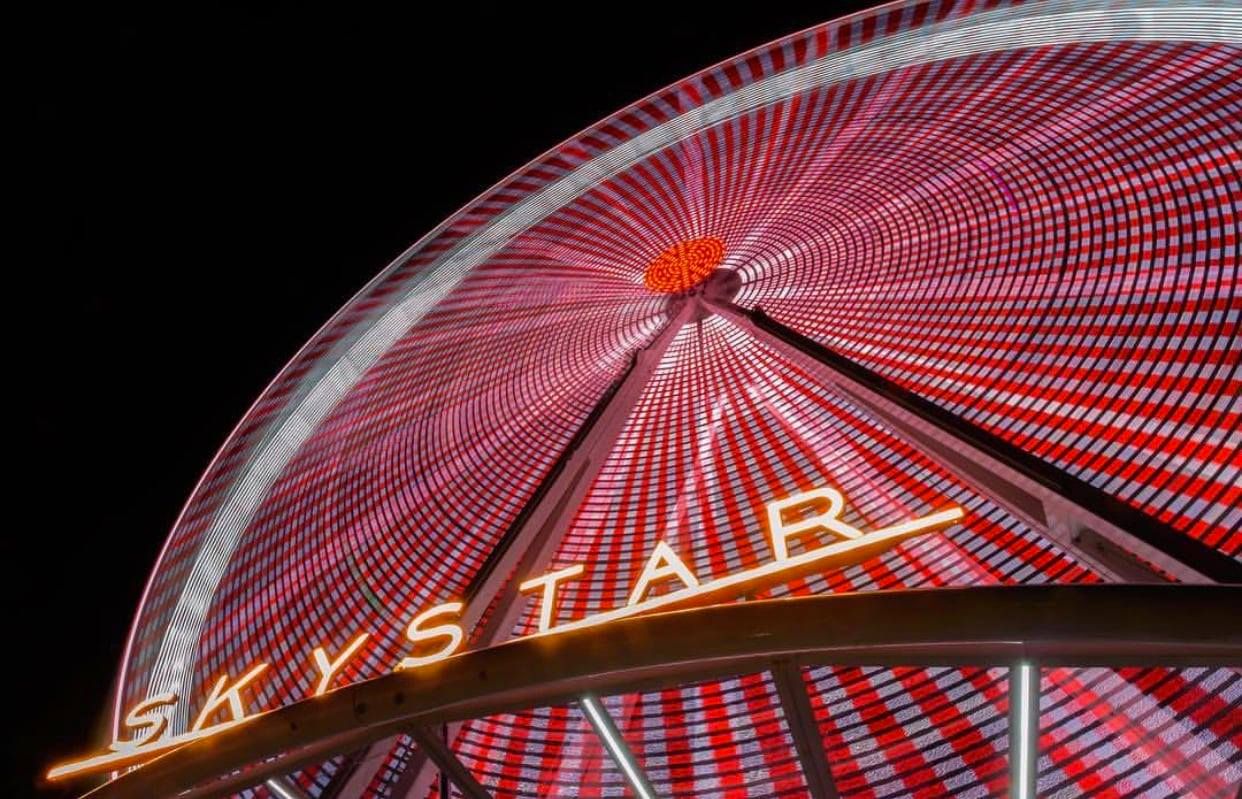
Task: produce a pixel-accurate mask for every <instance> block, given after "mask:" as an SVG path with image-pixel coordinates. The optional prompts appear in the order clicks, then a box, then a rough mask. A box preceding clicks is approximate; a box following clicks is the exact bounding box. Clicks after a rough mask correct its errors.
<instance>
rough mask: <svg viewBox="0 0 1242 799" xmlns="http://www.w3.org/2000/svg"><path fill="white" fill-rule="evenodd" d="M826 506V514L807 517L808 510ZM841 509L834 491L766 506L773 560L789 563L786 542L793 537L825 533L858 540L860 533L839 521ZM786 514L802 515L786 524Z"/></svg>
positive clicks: (810, 493)
mask: <svg viewBox="0 0 1242 799" xmlns="http://www.w3.org/2000/svg"><path fill="white" fill-rule="evenodd" d="M825 502H827V503H828V509H827V510H825V511H821V512H819V513H814V514H811V515H809V516H808V515H806V513H805V511H806V510H807V508H808V507H814V506H822V505H823V503H825ZM844 508H845V500H844V499H843V498H842V496H841V492H840V491H837V490H836V489H835V488H816V489H813V490H811V491H803V492H802V493H801V494H793V495H792V496H788V497H785V498H784V499H777V500H773V501H771V502H769V503H768V531H769V533H770V534H771V536H772V557H773V558H775V559H776V560H778V561H783V560H789V539H790V538H793V537H795V536H804V535H810V534H811V533H821V532H823V531H825V530H826V531H828V532H831V533H836V534H837V535H839V536H841V537H842V538H858V537H859V536H861V535H862V530H859V529H858V528H857V527H853V526H851V525H848V524H846V523H845V522H843V521H841V520H840V519H839V518H838V517H839V516H840V515H841V511H842V510H844ZM787 511H801V512H802V515H801V517H799V518H795V519H792V520H786V516H785V514H786V512H787Z"/></svg>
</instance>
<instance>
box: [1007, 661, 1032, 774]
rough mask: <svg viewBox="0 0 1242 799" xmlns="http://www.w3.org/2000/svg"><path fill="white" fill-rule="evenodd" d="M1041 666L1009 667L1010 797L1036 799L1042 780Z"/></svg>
mask: <svg viewBox="0 0 1242 799" xmlns="http://www.w3.org/2000/svg"><path fill="white" fill-rule="evenodd" d="M1039 673H1040V672H1039V664H1038V663H1035V662H1033V661H1030V660H1020V661H1018V662H1016V663H1014V664H1013V665H1012V666H1010V667H1009V796H1010V799H1035V788H1036V782H1037V779H1036V778H1037V777H1038V776H1039V774H1038V772H1039Z"/></svg>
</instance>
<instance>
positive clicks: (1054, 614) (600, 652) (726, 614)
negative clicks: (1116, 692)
mask: <svg viewBox="0 0 1242 799" xmlns="http://www.w3.org/2000/svg"><path fill="white" fill-rule="evenodd" d="M1240 605H1242V586H1220V585H1051V586H1012V587H987V588H962V589H948V588H943V589H927V590H913V591H890V592H874V593H862V594H839V595H827V596H813V597H803V598H797V599H774V600H764V601H756V602H741V603H734V604H728V605H714V606H711V607H705V608H698V609H694V610H684V611H677V612H672V613H662V614H654V615H650V616H643V617H638V618H631V619H626V620H623V621H618V622H613V623H610V624H606V625H601V626H599V627H593V628H585V629H577V630H573V631H569V632H565V633H559V634H557V633H552V634H547V635H538V636H531V637H527V638H522V639H518V640H514V641H509V642H507V643H504V644H499V645H497V646H493V647H489V648H487V649H482V650H477V651H473V652H466V653H463V654H460V655H456V656H454V657H450V658H447V659H445V660H442V661H439V662H437V663H434V664H431V665H429V666H425V667H423V668H420V669H417V670H411V671H403V672H394V673H392V674H388V675H386V676H383V677H379V678H376V679H373V680H369V681H366V682H362V683H357V684H355V685H350V686H347V687H344V688H340V689H338V690H336V691H333V692H331V693H328V694H325V695H323V696H319V697H314V698H311V699H307V700H304V701H301V702H297V703H295V704H292V705H287V706H285V707H282V708H280V709H278V710H273V711H270V712H267V713H263V714H260V715H257V716H255V717H253V718H252V719H251V720H249V721H247V722H246V723H244V724H241V725H239V726H236V727H231V728H229V729H226V730H224V731H222V732H220V733H219V734H217V735H213V736H211V737H208V738H203V739H200V740H198V741H195V742H193V743H190V744H187V745H186V746H184V747H182V748H180V749H177V750H175V751H173V752H170V753H168V754H167V755H164V756H162V757H159V758H157V759H155V760H153V761H151V762H150V763H148V764H147V765H145V766H143V767H142V768H139V769H137V770H135V771H132V772H129V773H128V774H125V775H122V776H120V777H118V778H117V779H115V780H113V781H111V782H108V783H106V784H104V785H102V786H100V787H99V788H97V789H95V790H94V791H91V792H90V793H89V794H87V796H89V797H91V799H113V798H114V797H131V796H132V797H138V796H143V797H145V796H171V795H176V794H183V795H184V796H191V797H207V796H221V795H226V794H228V793H230V792H234V791H237V790H239V789H241V788H244V787H248V786H251V785H254V784H257V783H259V782H262V781H263V780H264V779H266V778H268V777H270V776H272V775H275V774H281V773H288V772H289V771H291V770H293V769H296V768H299V767H301V766H303V765H306V764H309V763H314V762H319V761H322V760H324V759H326V758H329V757H331V756H333V755H336V754H339V753H342V752H348V751H352V750H355V749H357V748H359V747H361V746H365V745H366V744H368V743H370V742H372V741H375V740H379V739H381V738H384V737H386V736H390V735H394V734H397V733H400V732H405V731H408V730H410V729H413V728H415V727H423V726H427V725H435V724H441V723H445V722H448V721H454V720H463V719H470V718H477V717H480V716H486V715H490V714H494V713H501V712H506V711H514V710H520V709H523V708H530V707H542V706H547V705H555V704H562V703H566V702H570V701H574V700H576V699H577V698H578V697H580V696H581V695H582V694H583V693H584V692H592V693H597V694H616V693H623V692H629V691H646V690H652V689H656V688H660V687H665V686H668V685H672V684H677V683H683V682H687V681H697V680H702V679H707V678H713V677H723V676H728V675H735V674H744V673H749V672H754V671H760V670H765V669H768V668H770V667H771V666H772V664H773V662H774V661H778V660H779V661H782V662H792V663H795V664H798V665H810V664H825V663H831V664H856V665H881V666H884V665H888V666H897V665H904V666H911V665H914V666H920V665H921V666H961V665H973V666H996V665H1001V666H1007V665H1010V664H1012V663H1014V662H1016V661H1019V660H1035V661H1038V662H1040V663H1041V664H1044V665H1050V666H1057V665H1062V666H1108V667H1120V666H1150V665H1161V666H1232V665H1239V664H1242V628H1240V627H1239V626H1238V624H1237V619H1236V609H1237V608H1238V607H1239V606H1240ZM221 775H225V776H223V777H221ZM187 791H188V793H186V792H187Z"/></svg>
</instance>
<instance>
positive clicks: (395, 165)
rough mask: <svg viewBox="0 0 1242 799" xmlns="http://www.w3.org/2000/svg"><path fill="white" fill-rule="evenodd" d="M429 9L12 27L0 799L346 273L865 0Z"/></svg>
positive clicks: (74, 744) (99, 670) (107, 664)
mask: <svg viewBox="0 0 1242 799" xmlns="http://www.w3.org/2000/svg"><path fill="white" fill-rule="evenodd" d="M446 5H447V7H444V8H437V9H436V10H435V12H434V14H432V13H430V12H425V11H422V10H420V9H419V8H415V7H413V6H412V5H411V7H410V8H408V9H407V10H406V11H404V12H401V13H393V12H388V11H385V12H376V11H370V12H361V13H354V12H350V13H348V14H346V13H344V12H342V11H340V10H310V9H307V8H301V7H292V6H288V7H267V8H265V9H264V10H262V11H254V10H244V9H241V8H227V7H201V8H198V9H196V10H194V11H191V12H185V11H181V12H178V13H177V14H176V16H169V15H161V14H160V13H149V12H143V13H138V12H132V13H126V12H116V11H110V12H108V13H107V14H106V15H100V14H99V12H92V13H89V14H80V13H75V12H70V11H68V10H63V9H61V10H53V11H51V12H48V13H46V14H44V15H43V16H40V17H38V18H33V19H29V20H24V21H22V22H21V23H20V24H18V25H15V26H14V27H13V28H11V29H10V35H11V36H12V37H13V38H15V39H17V40H19V41H18V46H19V50H18V51H19V52H21V53H22V56H23V57H22V58H21V59H20V67H19V69H18V72H17V76H18V82H19V84H20V89H19V91H20V92H22V93H23V94H25V95H28V97H29V104H28V105H27V111H28V118H27V120H25V121H27V122H29V123H30V125H29V128H28V132H29V133H30V136H29V140H28V141H23V144H22V146H21V147H20V148H19V149H17V150H15V151H13V152H15V153H16V158H15V159H14V160H15V161H16V162H17V163H16V166H17V168H18V170H19V171H20V172H21V173H23V174H22V175H21V176H22V177H23V178H29V181H28V184H26V185H23V189H22V191H21V192H20V205H21V206H22V208H21V213H20V214H19V215H18V216H17V219H18V224H19V227H20V228H21V230H19V234H20V235H23V236H29V237H30V238H31V240H32V241H31V244H32V245H33V246H31V247H30V250H29V251H30V253H31V254H30V255H29V256H28V257H20V258H19V257H16V256H14V255H13V254H12V253H11V254H10V258H14V259H15V261H16V262H13V261H10V263H9V264H8V269H7V270H6V274H7V275H8V276H9V277H10V284H9V286H10V290H9V293H8V304H9V307H10V309H11V310H10V313H9V314H8V319H9V321H10V322H13V323H15V331H14V333H13V334H12V336H11V338H10V347H9V349H10V360H9V364H8V367H9V370H8V379H9V385H10V389H11V391H12V392H13V393H15V394H17V395H19V396H20V397H21V399H22V408H21V410H20V411H19V412H18V413H17V414H15V415H14V416H13V417H12V418H15V419H17V420H18V421H17V431H16V432H17V436H16V437H17V439H18V441H19V451H18V452H17V453H14V456H13V457H12V458H10V459H9V460H10V463H11V464H15V465H16V466H17V471H18V472H19V479H18V480H17V481H16V486H17V493H16V495H15V496H13V497H12V499H11V503H12V505H13V506H14V507H15V508H17V509H18V510H19V511H20V512H19V513H17V514H10V520H11V521H10V526H9V528H8V530H7V531H6V533H5V534H4V535H3V536H2V540H3V541H4V544H3V546H4V551H3V561H4V564H5V569H6V571H7V572H8V577H7V579H5V580H4V581H3V583H4V586H5V590H6V593H11V594H12V596H11V597H6V602H5V606H6V608H7V609H8V610H9V613H10V615H11V617H12V618H15V619H16V620H17V622H18V624H17V629H16V630H13V631H11V632H10V636H11V638H10V640H9V641H8V642H7V644H6V649H7V657H6V658H5V660H6V661H7V662H8V663H9V664H10V665H11V666H14V667H15V670H14V671H15V673H14V674H12V675H11V676H9V677H8V678H7V679H6V688H7V691H8V692H10V695H12V696H15V697H16V699H17V702H16V704H15V705H14V703H12V702H10V703H9V714H10V716H9V719H8V721H7V730H6V732H5V738H6V740H7V741H8V746H6V747H5V749H6V756H8V757H13V758H15V762H14V763H13V764H12V765H11V766H10V767H9V768H7V769H6V774H5V778H6V779H7V780H9V781H10V784H9V785H8V786H7V790H6V791H5V792H4V793H5V795H6V796H13V795H17V796H21V795H27V794H33V795H42V796H48V797H52V796H56V795H75V794H76V793H78V792H79V791H76V790H72V789H64V790H56V789H46V788H40V786H39V782H38V774H39V773H41V772H42V770H43V769H44V768H45V767H46V766H47V765H48V764H50V763H51V762H53V761H56V760H58V759H63V758H65V757H67V756H71V755H76V754H80V753H82V752H84V751H86V750H89V749H94V748H97V747H99V746H101V745H103V744H104V743H106V741H107V740H108V733H107V731H106V726H105V723H104V714H105V710H106V708H107V704H108V700H109V696H110V691H111V686H112V680H113V676H114V674H115V672H116V670H117V665H118V659H119V657H120V651H121V648H122V647H123V645H124V642H125V638H126V635H127V632H128V629H129V624H130V620H131V618H132V615H133V613H134V610H135V608H136V607H137V604H138V600H139V597H140V595H141V592H142V589H143V586H144V584H145V581H146V578H147V575H148V574H149V572H150V570H151V568H152V566H153V564H154V562H155V559H156V556H157V555H158V553H159V549H160V546H161V544H162V543H163V540H164V537H165V535H166V534H167V532H168V530H169V528H170V527H171V525H172V523H173V521H174V520H175V519H176V517H177V514H178V512H179V510H180V509H181V505H182V503H184V502H185V500H186V498H187V497H188V496H189V494H190V492H191V490H192V489H193V488H194V485H195V483H196V481H197V480H198V477H199V475H200V474H201V473H202V471H203V470H204V468H205V467H206V466H207V464H208V462H209V461H210V459H211V457H212V455H213V454H214V452H215V450H216V449H217V448H218V447H219V446H220V444H221V443H223V441H224V439H225V437H226V436H227V435H228V433H229V431H230V430H231V429H232V427H233V425H234V424H236V422H237V421H238V420H239V419H240V418H241V416H242V414H243V413H245V411H246V409H247V408H248V407H249V405H250V404H251V403H252V402H253V401H254V399H255V398H256V397H257V396H258V394H259V393H260V392H261V391H262V390H263V388H264V386H265V385H266V384H267V383H268V381H270V380H271V379H272V378H273V377H274V376H275V375H276V373H277V371H278V370H279V369H280V368H281V367H282V366H283V365H284V363H285V362H286V361H287V360H288V359H289V358H290V357H291V356H292V355H293V354H294V352H295V351H296V350H297V349H298V347H299V346H301V345H302V344H303V343H304V342H305V341H306V340H307V339H308V338H309V337H310V336H311V335H312V334H313V333H314V332H315V331H316V329H318V327H319V326H320V325H321V324H323V323H324V322H325V321H326V320H327V319H328V317H329V316H330V315H331V314H332V313H333V312H334V311H335V310H337V309H338V308H339V307H340V306H341V305H342V304H343V303H344V302H345V301H346V300H347V299H348V298H349V297H350V296H351V295H352V294H353V293H354V292H355V291H357V290H358V289H359V288H361V287H362V285H363V284H364V283H365V282H366V281H367V280H368V279H369V278H371V277H372V276H373V275H374V274H376V273H377V272H378V271H379V270H380V269H382V268H383V267H384V266H385V265H386V264H387V263H388V262H389V261H390V260H391V259H392V258H394V257H395V256H396V255H397V254H398V253H400V252H401V251H402V250H403V249H404V248H405V247H406V246H408V245H409V244H410V243H411V242H413V241H414V240H415V239H417V238H419V237H420V236H421V235H422V234H423V233H425V232H426V231H428V230H429V229H430V228H432V227H433V226H434V225H435V224H437V223H438V222H439V221H441V220H442V219H443V218H444V217H446V216H448V215H449V214H451V213H452V212H453V211H455V210H456V209H457V208H459V207H460V206H461V205H463V204H464V203H466V202H468V201H469V200H470V199H471V198H473V197H474V196H475V195H477V194H478V193H480V192H481V191H483V190H484V189H485V188H487V187H488V186H490V185H491V184H492V183H494V182H496V181H497V180H499V179H501V178H502V177H504V176H505V175H507V174H508V173H509V172H511V171H513V170H514V169H516V168H518V167H519V166H521V165H522V164H523V163H525V162H527V161H529V160H530V159H532V158H534V157H536V156H537V155H539V154H540V153H541V152H543V151H544V150H546V149H548V148H550V147H552V146H554V145H556V144H557V143H559V142H560V141H562V140H563V139H565V138H567V137H568V136H570V135H572V134H573V133H575V132H576V131H578V130H580V129H582V128H584V127H586V126H588V125H590V124H591V123H593V122H595V121H597V120H598V119H600V118H602V117H604V116H606V115H608V114H610V113H611V112H613V111H615V110H617V109H619V108H620V107H622V106H624V105H626V104H628V103H630V102H632V101H634V100H637V99H639V98H640V97H642V96H643V95H646V94H648V93H650V92H653V91H655V90H657V89H659V88H661V87H663V86H665V85H667V84H669V83H671V82H673V81H675V80H677V79H679V78H681V77H683V76H685V75H688V74H690V73H692V72H695V71H698V70H699V69H702V68H704V67H707V66H709V65H711V64H713V63H715V62H717V61H720V60H722V59H725V58H728V57H730V56H732V55H735V54H737V53H740V52H741V51H743V50H746V49H749V48H751V47H755V46H757V45H760V44H763V43H764V42H767V41H769V40H771V39H774V38H777V37H779V36H782V35H785V34H787V33H792V32H794V31H795V30H798V29H801V28H805V27H808V26H810V25H813V24H816V23H819V22H822V21H824V20H825V19H827V18H829V17H832V16H837V15H840V14H843V13H846V12H847V11H850V10H852V9H854V8H856V7H861V5H863V4H858V3H849V4H836V5H825V4H818V5H816V6H814V7H808V8H796V7H789V6H787V5H786V6H781V7H776V6H775V5H774V4H757V5H750V4H748V5H747V6H746V7H745V10H744V11H743V10H741V8H739V9H738V10H732V9H731V8H730V6H729V5H728V4H725V3H705V4H697V5H689V4H687V5H684V6H683V5H676V6H674V5H673V4H671V3H661V4H650V5H643V4H624V5H621V6H617V5H605V6H594V5H586V4H580V5H572V6H571V5H561V6H538V7H527V6H526V4H519V3H511V4H505V5H499V6H488V5H477V4H473V3H449V4H446ZM23 183H24V184H25V181H23ZM14 284H16V286H14ZM13 484H14V483H13V482H10V485H13ZM76 787H78V788H85V787H86V786H83V785H79V786H76Z"/></svg>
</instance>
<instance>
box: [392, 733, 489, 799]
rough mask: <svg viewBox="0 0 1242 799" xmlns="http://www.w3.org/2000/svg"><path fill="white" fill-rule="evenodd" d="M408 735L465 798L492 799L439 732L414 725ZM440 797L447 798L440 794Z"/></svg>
mask: <svg viewBox="0 0 1242 799" xmlns="http://www.w3.org/2000/svg"><path fill="white" fill-rule="evenodd" d="M410 737H412V738H413V739H414V740H415V741H417V742H418V748H419V749H421V750H422V751H424V752H426V753H427V759H428V760H430V761H431V762H433V763H435V764H436V767H437V768H439V769H440V773H441V774H445V775H448V778H449V780H450V781H452V783H453V784H454V785H456V786H457V789H458V790H460V791H461V792H462V793H463V794H465V796H466V797H467V799H492V795H491V793H489V792H488V790H487V789H486V788H484V787H483V786H482V785H480V784H479V781H478V780H476V779H475V778H474V775H473V774H471V773H470V769H468V768H466V766H465V765H464V764H463V763H462V762H461V761H460V760H458V759H457V755H455V754H453V750H451V749H449V746H448V743H446V742H445V740H444V739H443V738H441V737H440V734H439V733H438V732H436V731H435V730H431V729H427V728H426V727H415V728H414V729H412V730H410ZM441 799H448V797H447V796H445V795H444V794H441Z"/></svg>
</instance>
